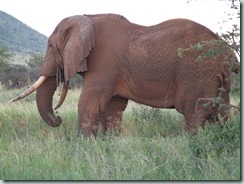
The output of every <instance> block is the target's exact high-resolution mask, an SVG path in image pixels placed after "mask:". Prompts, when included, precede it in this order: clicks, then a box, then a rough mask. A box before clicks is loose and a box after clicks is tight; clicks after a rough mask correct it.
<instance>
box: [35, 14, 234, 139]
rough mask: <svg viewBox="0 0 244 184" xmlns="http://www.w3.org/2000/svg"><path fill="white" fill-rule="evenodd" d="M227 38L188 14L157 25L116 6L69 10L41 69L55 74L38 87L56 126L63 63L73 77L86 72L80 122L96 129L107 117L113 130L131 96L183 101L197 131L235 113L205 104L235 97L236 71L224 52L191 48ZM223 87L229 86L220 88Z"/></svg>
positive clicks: (170, 104)
mask: <svg viewBox="0 0 244 184" xmlns="http://www.w3.org/2000/svg"><path fill="white" fill-rule="evenodd" d="M213 39H219V37H218V36H217V35H216V34H214V33H213V32H212V31H210V30H209V29H208V28H206V27H204V26H202V25H200V24H198V23H195V22H193V21H190V20H186V19H173V20H168V21H165V22H163V23H160V24H158V25H155V26H150V27H145V26H140V25H136V24H133V23H131V22H129V21H128V20H126V19H125V18H124V17H122V16H119V15H114V14H107V15H84V16H82V15H80V16H79V15H78V16H72V17H68V18H65V19H64V20H62V21H61V22H60V23H59V24H58V26H57V27H56V28H55V30H54V32H53V33H52V35H51V36H50V37H49V40H48V49H47V53H46V56H45V59H44V62H43V65H42V68H41V75H44V76H47V77H49V79H48V80H47V81H46V82H45V84H44V85H42V86H41V87H40V88H39V89H38V90H37V96H36V99H37V106H38V109H39V112H40V114H41V117H42V118H43V119H44V121H46V122H47V123H48V124H49V125H50V126H53V127H56V126H59V125H60V124H61V118H60V117H59V116H55V114H54V112H53V108H52V98H53V94H54V92H55V90H56V84H57V82H56V71H57V68H58V69H59V70H60V71H61V72H62V74H63V76H62V80H63V81H64V82H68V81H69V80H70V79H71V78H72V76H73V75H74V74H75V73H79V74H80V75H82V76H83V77H84V80H83V81H84V83H83V89H82V92H81V95H80V99H79V102H78V130H79V131H82V133H83V134H84V135H85V136H91V135H96V133H97V131H98V127H99V123H100V124H101V126H102V130H103V132H104V133H105V132H106V131H107V129H108V128H110V127H112V128H115V127H116V126H117V125H119V124H120V122H121V121H122V115H123V111H124V110H125V108H126V106H127V102H128V100H129V99H130V100H133V101H135V102H138V103H141V104H145V105H148V106H152V107H158V108H175V109H176V110H177V111H178V112H180V113H181V114H183V115H184V117H185V119H186V128H187V130H188V131H189V132H192V133H195V132H197V127H198V126H199V125H203V124H204V122H205V120H207V119H208V120H217V113H218V112H219V113H221V115H222V116H224V117H225V119H227V117H228V116H227V114H226V113H225V111H224V109H217V108H211V107H203V104H204V103H206V101H204V100H203V101H201V100H200V101H198V100H199V99H207V98H212V97H217V96H221V97H223V99H224V100H225V103H227V104H229V91H230V80H225V79H226V78H228V77H229V76H230V72H229V70H228V66H227V65H226V64H224V63H223V57H218V58H206V59H204V60H201V61H196V58H197V57H198V56H199V55H200V54H201V53H200V52H197V51H189V52H187V53H186V54H184V57H182V58H180V57H179V56H178V53H177V50H178V48H187V47H189V45H190V44H196V43H198V42H201V41H203V40H213ZM219 88H223V89H224V90H222V91H220V90H219Z"/></svg>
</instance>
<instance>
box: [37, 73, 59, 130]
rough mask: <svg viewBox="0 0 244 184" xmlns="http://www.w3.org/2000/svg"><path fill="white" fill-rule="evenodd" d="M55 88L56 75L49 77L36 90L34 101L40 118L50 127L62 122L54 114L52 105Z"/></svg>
mask: <svg viewBox="0 0 244 184" xmlns="http://www.w3.org/2000/svg"><path fill="white" fill-rule="evenodd" d="M56 88H57V83H56V77H49V78H48V79H47V81H46V82H45V83H44V84H43V85H42V86H40V87H39V88H38V89H37V92H36V103H37V107H38V110H39V113H40V115H41V117H42V119H43V120H44V121H45V122H46V123H47V124H48V125H50V126H52V127H57V126H59V125H60V124H61V123H62V119H61V117H60V116H55V114H54V112H53V107H52V100H53V95H54V92H55V91H56Z"/></svg>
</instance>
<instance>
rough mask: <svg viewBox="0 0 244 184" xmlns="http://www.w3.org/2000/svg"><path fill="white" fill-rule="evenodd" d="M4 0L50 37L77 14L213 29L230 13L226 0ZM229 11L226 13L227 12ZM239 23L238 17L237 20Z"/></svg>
mask: <svg viewBox="0 0 244 184" xmlns="http://www.w3.org/2000/svg"><path fill="white" fill-rule="evenodd" d="M187 1H188V0H1V1H0V10H2V11H4V12H6V13H8V14H10V15H12V16H14V17H16V18H17V19H19V20H20V21H22V22H24V23H25V24H27V25H28V26H30V27H31V28H33V29H35V30H37V31H38V32H40V33H42V34H44V35H46V36H50V34H51V33H52V31H53V30H54V28H55V27H56V25H57V24H58V23H59V22H60V21H61V20H62V19H63V18H65V17H68V16H72V15H77V14H98V13H117V14H121V15H124V16H125V17H126V18H127V19H129V20H130V21H131V22H134V23H137V24H141V25H146V26H149V25H154V24H157V23H160V22H163V21H165V20H168V19H171V18H188V19H191V20H194V21H196V22H198V23H201V24H203V25H205V26H207V27H208V28H210V29H211V30H212V31H214V32H218V33H221V32H223V31H225V30H226V29H228V27H230V26H228V25H227V24H225V25H224V27H222V26H223V24H222V20H224V19H226V17H227V13H229V12H230V5H229V1H227V0H224V1H220V0H191V1H190V3H187ZM226 12H227V13H226ZM234 21H235V22H238V21H239V20H236V19H235V20H234Z"/></svg>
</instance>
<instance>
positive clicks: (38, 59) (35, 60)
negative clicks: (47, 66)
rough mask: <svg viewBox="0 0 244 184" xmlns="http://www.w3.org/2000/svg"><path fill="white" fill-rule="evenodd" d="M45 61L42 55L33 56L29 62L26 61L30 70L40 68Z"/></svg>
mask: <svg viewBox="0 0 244 184" xmlns="http://www.w3.org/2000/svg"><path fill="white" fill-rule="evenodd" d="M43 59H44V57H43V55H42V54H31V57H30V59H29V60H28V61H26V64H27V66H28V67H29V68H36V67H40V66H41V63H42V62H43Z"/></svg>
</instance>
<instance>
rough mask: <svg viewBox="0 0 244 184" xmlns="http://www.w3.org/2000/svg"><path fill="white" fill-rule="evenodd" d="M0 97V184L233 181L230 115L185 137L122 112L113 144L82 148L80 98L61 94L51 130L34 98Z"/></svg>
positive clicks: (109, 140)
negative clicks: (18, 183)
mask: <svg viewBox="0 0 244 184" xmlns="http://www.w3.org/2000/svg"><path fill="white" fill-rule="evenodd" d="M0 93H1V96H0V130H1V131H0V148H1V149H0V178H1V179H3V180H240V144H239V143H240V130H239V126H240V117H239V116H240V114H238V113H237V114H233V116H232V117H231V119H230V120H229V121H228V122H227V124H226V125H225V126H224V128H221V127H219V126H218V125H217V126H207V127H206V128H205V130H200V131H199V134H197V135H195V136H189V135H188V134H187V133H186V132H185V131H184V130H183V128H182V127H183V126H184V124H183V123H182V121H183V119H182V117H181V116H179V114H178V113H177V112H175V111H173V110H169V111H168V110H166V111H165V110H163V111H160V112H158V110H157V109H149V108H148V107H141V106H133V107H131V108H130V107H128V109H127V110H126V112H125V118H124V122H123V124H122V126H123V127H122V132H121V135H120V136H115V135H114V134H109V135H108V136H106V137H105V138H103V137H102V136H98V137H97V139H96V140H94V139H90V140H89V139H84V138H83V137H82V136H78V135H77V121H78V119H77V100H78V99H79V95H80V90H70V91H69V93H68V95H67V98H66V100H65V102H64V104H63V105H62V106H61V107H60V109H59V110H58V114H59V115H61V116H62V118H63V123H62V125H61V126H60V127H58V128H51V127H49V126H48V125H46V124H45V123H44V122H43V120H42V119H41V117H40V115H39V114H38V110H37V107H36V103H35V94H31V96H30V97H27V98H25V99H23V100H22V101H18V102H16V103H9V102H8V101H9V100H10V99H11V98H12V97H13V96H15V95H16V94H19V93H20V90H9V91H5V90H4V89H3V88H1V87H0ZM58 98H59V97H58V96H57V95H55V96H54V100H55V101H57V100H58ZM54 103H55V102H54ZM131 105H132V104H131V103H129V106H131ZM137 108H138V110H137ZM146 108H148V109H146ZM142 109H145V110H142ZM145 114H147V116H150V118H149V119H148V120H150V121H151V122H146V120H145V119H147V117H145ZM153 117H155V119H154V118H153ZM135 119H137V120H135ZM171 125H177V126H171ZM153 127H155V128H153ZM167 130H168V132H169V133H170V134H168V135H166V132H167ZM173 132H174V133H173ZM161 133H163V135H161ZM164 133H165V134H164Z"/></svg>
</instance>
